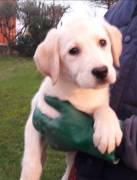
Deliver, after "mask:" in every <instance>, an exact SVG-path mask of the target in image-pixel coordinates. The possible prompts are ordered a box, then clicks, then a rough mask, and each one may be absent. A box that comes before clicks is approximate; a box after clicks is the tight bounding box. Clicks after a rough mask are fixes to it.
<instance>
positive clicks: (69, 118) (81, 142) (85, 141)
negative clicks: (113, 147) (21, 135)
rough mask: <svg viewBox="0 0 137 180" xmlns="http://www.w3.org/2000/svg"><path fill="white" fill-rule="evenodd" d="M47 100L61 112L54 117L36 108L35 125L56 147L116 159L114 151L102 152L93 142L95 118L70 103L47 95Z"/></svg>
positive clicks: (110, 159)
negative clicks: (109, 152)
mask: <svg viewBox="0 0 137 180" xmlns="http://www.w3.org/2000/svg"><path fill="white" fill-rule="evenodd" d="M45 100H46V102H47V103H48V104H49V105H50V106H52V107H53V108H55V109H56V110H57V111H59V112H60V113H61V116H59V117H57V118H55V119H52V118H50V117H47V116H46V115H45V114H43V113H41V111H40V110H39V109H38V108H36V109H35V111H34V115H33V124H34V127H35V128H36V129H37V130H38V131H39V132H40V133H41V134H42V135H43V136H44V137H45V138H46V140H47V141H48V144H50V145H51V146H52V147H53V148H54V149H57V150H62V151H77V150H80V151H83V152H85V153H88V154H90V155H94V156H97V157H100V158H103V159H106V160H108V161H111V162H114V161H115V160H116V158H115V155H114V153H111V154H101V153H100V152H99V151H98V150H97V149H96V147H95V146H94V144H93V119H92V117H91V116H89V115H88V114H86V113H83V112H81V111H78V110H77V109H75V108H74V107H73V106H72V105H71V104H70V103H68V102H62V101H60V100H59V99H57V98H53V97H46V98H45Z"/></svg>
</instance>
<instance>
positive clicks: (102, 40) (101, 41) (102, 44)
mask: <svg viewBox="0 0 137 180" xmlns="http://www.w3.org/2000/svg"><path fill="white" fill-rule="evenodd" d="M99 45H100V47H105V46H106V45H107V41H106V40H105V39H100V40H99Z"/></svg>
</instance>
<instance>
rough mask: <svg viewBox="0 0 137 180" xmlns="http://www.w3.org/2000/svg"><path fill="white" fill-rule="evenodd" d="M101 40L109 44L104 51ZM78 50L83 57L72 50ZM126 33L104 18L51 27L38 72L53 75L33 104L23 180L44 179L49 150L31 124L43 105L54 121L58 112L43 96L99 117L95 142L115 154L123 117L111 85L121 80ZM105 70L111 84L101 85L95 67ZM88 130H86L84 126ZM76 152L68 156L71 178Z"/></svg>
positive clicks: (79, 19) (37, 54) (78, 19)
mask: <svg viewBox="0 0 137 180" xmlns="http://www.w3.org/2000/svg"><path fill="white" fill-rule="evenodd" d="M100 39H105V40H106V42H107V45H106V46H105V47H101V46H100V44H99V41H100ZM74 47H76V48H78V49H79V50H80V52H79V54H78V55H71V54H70V53H69V51H70V49H72V48H74ZM121 50H122V45H121V33H120V32H119V30H118V29H117V28H116V27H114V26H111V25H110V24H108V23H107V22H106V21H105V20H98V19H94V18H93V19H88V18H84V17H73V18H70V19H69V20H67V22H66V23H64V24H63V25H62V26H61V27H59V28H58V29H52V30H50V32H49V33H48V35H47V37H46V38H45V40H44V41H43V42H42V43H41V44H40V45H39V46H38V48H37V50H36V52H35V56H34V59H35V62H36V65H37V67H38V69H39V71H40V72H41V73H42V74H44V75H46V76H48V77H46V78H45V79H44V81H43V82H42V85H41V86H40V89H39V90H38V92H37V93H36V95H35V96H34V98H33V100H32V108H31V112H30V116H29V118H28V121H27V124H26V128H25V146H24V156H23V161H22V173H21V178H20V179H21V180H39V179H40V177H41V173H42V156H43V153H44V150H43V149H44V148H43V144H42V140H41V136H40V134H39V133H38V132H37V131H36V130H35V129H34V127H33V125H32V114H33V111H34V108H35V106H36V105H37V106H39V108H40V109H41V111H42V112H43V113H45V114H46V115H48V116H50V117H52V118H55V117H57V116H59V113H58V112H57V111H56V110H54V109H53V108H52V107H50V106H49V105H48V104H46V103H45V102H44V96H45V95H50V96H54V97H58V98H59V99H60V100H67V101H69V102H70V103H71V104H72V105H74V107H75V108H77V109H78V110H81V111H83V112H86V113H88V114H90V115H93V116H94V131H95V133H94V136H93V138H94V139H93V140H94V144H95V146H96V147H97V148H98V149H99V151H101V152H102V153H104V152H106V151H107V152H112V151H113V150H114V149H115V147H116V146H118V145H119V144H120V142H121V138H122V132H121V130H120V126H119V122H118V118H117V116H116V114H115V112H114V111H113V110H112V109H111V108H110V106H109V84H112V83H114V82H115V81H116V71H115V69H114V66H113V63H114V64H115V65H117V66H119V56H120V54H121ZM104 65H105V66H106V67H107V68H108V74H107V78H106V81H105V82H104V83H100V82H99V81H98V80H97V79H96V78H95V77H94V76H93V75H92V73H91V71H92V70H93V69H94V68H96V67H101V66H104ZM83 128H84V127H83ZM74 157H75V153H69V156H67V170H66V173H65V175H64V176H63V178H62V179H63V180H67V179H68V175H69V172H70V169H71V167H72V165H73V161H74Z"/></svg>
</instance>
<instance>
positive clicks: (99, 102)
mask: <svg viewBox="0 0 137 180" xmlns="http://www.w3.org/2000/svg"><path fill="white" fill-rule="evenodd" d="M68 100H69V102H70V103H71V104H72V105H73V106H74V107H75V108H77V109H78V110H80V111H83V112H86V113H89V114H92V113H93V111H94V110H95V109H97V108H98V107H100V106H104V105H106V104H108V103H109V93H108V89H99V90H87V91H86V90H84V91H81V92H77V93H75V95H74V96H71V97H69V99H68Z"/></svg>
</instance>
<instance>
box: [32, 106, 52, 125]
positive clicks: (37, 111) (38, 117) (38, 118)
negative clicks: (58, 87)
mask: <svg viewBox="0 0 137 180" xmlns="http://www.w3.org/2000/svg"><path fill="white" fill-rule="evenodd" d="M32 118H33V121H41V119H44V121H45V122H47V123H48V122H49V121H51V120H52V119H51V118H50V117H48V116H47V115H46V114H43V113H42V112H41V111H40V109H39V108H37V107H36V108H35V110H34V113H33V117H32Z"/></svg>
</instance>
